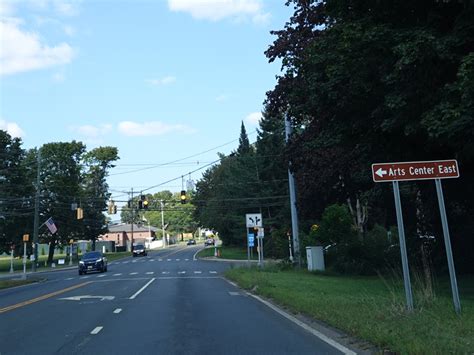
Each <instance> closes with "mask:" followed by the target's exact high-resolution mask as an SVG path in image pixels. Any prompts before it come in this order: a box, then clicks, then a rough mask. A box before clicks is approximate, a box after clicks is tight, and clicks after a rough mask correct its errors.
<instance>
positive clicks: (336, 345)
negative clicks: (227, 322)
mask: <svg viewBox="0 0 474 355" xmlns="http://www.w3.org/2000/svg"><path fill="white" fill-rule="evenodd" d="M247 295H249V296H251V297H253V298H255V299H256V300H258V301H260V302H262V303H263V304H264V305H266V306H267V307H269V308H271V309H273V310H274V311H275V312H277V313H278V314H280V315H281V316H283V317H285V318H286V319H288V320H289V321H291V322H293V323H295V324H297V325H299V326H300V327H301V328H303V329H305V330H306V331H308V332H310V333H311V334H313V335H314V336H316V337H318V338H319V339H321V340H322V341H324V342H326V343H328V344H329V345H331V346H332V347H334V348H336V349H337V350H339V351H340V352H342V353H343V354H346V355H356V354H357V353H355V352H354V351H352V350H350V349H348V348H346V347H345V346H344V345H342V344H339V343H338V342H337V341H335V340H333V339H331V338H329V337H328V336H326V335H324V334H323V333H321V332H319V331H317V330H316V329H313V328H311V327H310V326H309V325H307V324H306V323H303V322H302V321H300V320H299V319H297V318H295V317H293V316H292V315H290V314H288V313H286V312H285V311H283V310H281V309H279V308H278V307H276V306H274V305H272V304H271V303H270V302H268V301H265V300H264V299H262V298H260V297H258V296H256V295H252V294H251V293H248V292H247Z"/></svg>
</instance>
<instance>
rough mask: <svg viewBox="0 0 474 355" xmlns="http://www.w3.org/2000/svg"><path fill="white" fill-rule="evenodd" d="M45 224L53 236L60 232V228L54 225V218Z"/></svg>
mask: <svg viewBox="0 0 474 355" xmlns="http://www.w3.org/2000/svg"><path fill="white" fill-rule="evenodd" d="M44 223H45V224H46V227H48V229H49V231H50V232H51V234H54V233H56V232H57V231H58V228H56V225H55V224H54V221H53V218H51V217H49V219H48V220H47V221H46V222H44Z"/></svg>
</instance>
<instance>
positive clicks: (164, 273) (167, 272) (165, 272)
mask: <svg viewBox="0 0 474 355" xmlns="http://www.w3.org/2000/svg"><path fill="white" fill-rule="evenodd" d="M161 273H162V274H163V275H168V274H169V273H170V272H169V271H162V272H161Z"/></svg>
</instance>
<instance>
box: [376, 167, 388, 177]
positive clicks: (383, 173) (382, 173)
mask: <svg viewBox="0 0 474 355" xmlns="http://www.w3.org/2000/svg"><path fill="white" fill-rule="evenodd" d="M375 174H377V175H378V176H380V177H381V178H383V176H384V175H385V174H387V170H383V169H382V168H379V169H378V170H377V171H376V172H375Z"/></svg>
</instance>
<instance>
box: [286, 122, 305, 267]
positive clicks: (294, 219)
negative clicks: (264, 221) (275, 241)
mask: <svg viewBox="0 0 474 355" xmlns="http://www.w3.org/2000/svg"><path fill="white" fill-rule="evenodd" d="M291 133H292V127H291V122H290V119H289V118H288V114H285V140H286V144H288V141H289V140H290V135H291ZM290 166H291V162H290V163H289V166H288V184H289V188H290V206H291V229H292V231H293V233H292V236H293V250H294V254H295V255H294V256H295V259H296V262H297V263H298V265H299V266H301V253H300V241H299V230H298V210H297V208H296V188H295V179H294V178H293V173H292V172H291V169H290Z"/></svg>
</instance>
